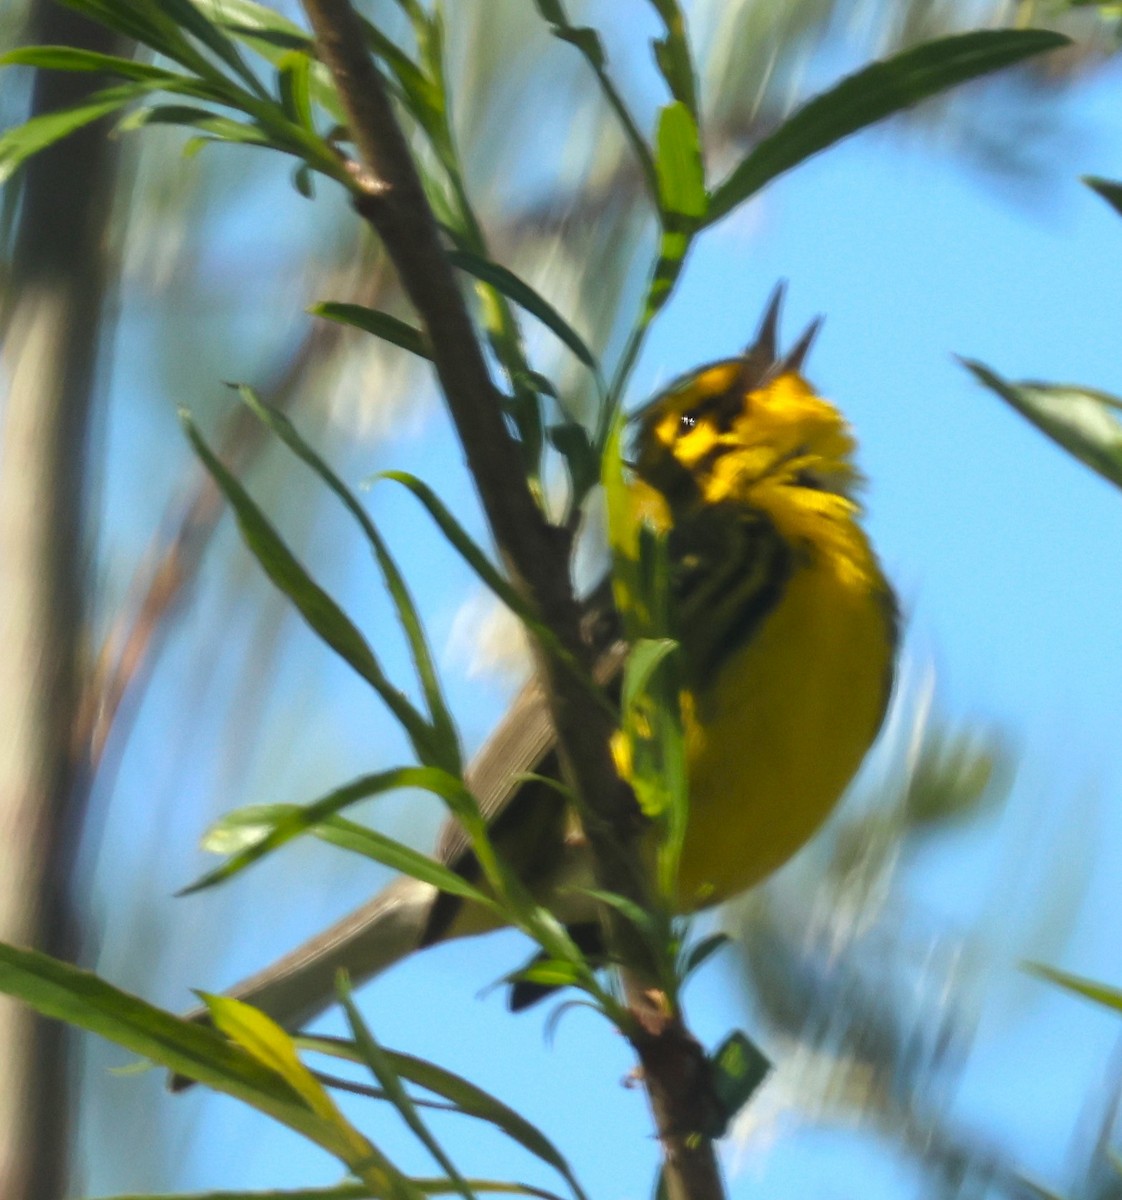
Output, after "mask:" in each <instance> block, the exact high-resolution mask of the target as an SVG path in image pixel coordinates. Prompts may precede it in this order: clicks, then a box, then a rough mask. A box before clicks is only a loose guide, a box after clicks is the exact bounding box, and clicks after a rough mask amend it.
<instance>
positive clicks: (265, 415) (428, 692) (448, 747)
mask: <svg viewBox="0 0 1122 1200" xmlns="http://www.w3.org/2000/svg"><path fill="white" fill-rule="evenodd" d="M237 390H238V391H239V393H240V394H241V397H242V399H243V400H244V401H245V403H246V404H247V405H248V406H249V408H250V409H251V411H252V412H253V413H254V414H255V415H256V416H257V417H258V418H259V419H260V420H261V421H263V422H264V423H265V424H266V425H267V426H268V427H269V428H270V429H271V430H272V431H273V432H274V433H275V434H276V435H277V436H278V437H279V438H280V439H281V440H282V441H283V442H284V444H285V445H286V446H287V447H288V448H289V449H290V450H291V451H292V452H293V453H294V454H295V455H296V456H297V457H298V458H299V459H300V460H301V461H302V462H304V463H306V464H307V465H308V466H309V467H311V468H312V470H313V471H315V473H316V474H317V475H318V476H319V477H320V479H322V480H323V482H324V483H326V484H327V486H328V487H329V488H330V489H331V491H332V492H333V493H334V494H335V495H336V496H337V497H338V498H339V499H340V500H341V501H342V502H343V505H344V507H345V508H346V509H347V511H348V512H349V513H350V514H351V516H353V517H354V519H355V520H356V521H357V522H358V524H359V527H360V528H361V529H362V532H363V534H364V536H365V537H366V540H367V542H368V543H369V545H370V549H371V551H372V553H373V555H374V560H375V562H377V564H378V569H379V570H380V571H381V573H382V579H383V580H384V581H385V584H386V590H387V591H388V592H389V594H390V598H391V600H393V604H394V611H395V612H396V614H397V619H398V624H399V625H400V626H401V629H402V632H403V633H404V634H405V640H406V642H407V643H408V645H409V652H410V654H411V655H412V658H413V666H414V668H415V669H416V672H417V678H418V679H419V680H420V683H421V688H422V691H423V692H424V695H425V702H426V703H427V704H428V708H429V719H430V721H431V726H432V736H431V738H430V739H429V742H430V743H431V745H430V749H429V752H428V754H427V755H425V756H422V761H424V762H425V763H426V765H428V766H434V767H442V768H443V769H444V770H446V771H450V772H451V773H452V774H453V775H460V774H462V773H463V756H462V754H461V753H460V739H459V735H458V733H457V732H456V724H455V722H454V721H453V719H452V713H451V711H450V709H449V708H448V704H447V702H446V701H445V699H444V693H443V692H442V690H441V687H440V680H439V678H438V677H437V672H436V664H435V663H434V661H433V657H432V652H431V651H430V650H429V646H428V640H427V639H426V637H425V631H424V627H423V626H422V624H421V617H420V614H419V613H418V612H417V606H416V605H415V604H414V602H413V597H412V596H411V595H410V594H409V588H408V587H407V586H406V583H405V578H404V576H403V575H402V574H401V571H400V570H399V569H398V566H397V563H396V562H395V561H394V558H393V555H392V554H390V551H389V547H388V546H387V545H386V543H385V540H384V539H383V537H382V535H381V534H380V533H379V532H378V529H377V527H376V526H375V524H374V522H373V521H372V520H371V519H370V517H369V515H368V514H367V512H366V509H364V508H363V506H362V505H361V504H360V503H359V501H358V498H357V497H356V496H355V494H354V493H353V492H352V491H351V490H350V488H348V487H347V486H346V484H344V483H343V481H342V480H341V479H340V478H339V476H338V475H336V474H335V472H334V471H332V470H331V468H330V467H329V466H328V465H327V463H325V462H324V461H323V459H322V458H320V456H319V455H318V454H317V453H316V452H315V451H314V450H313V449H312V448H311V446H309V445H308V443H307V442H306V441H304V439H303V438H302V437H301V436H300V434H299V433H297V431H296V427H295V426H294V425H293V424H292V422H291V421H290V420H289V419H288V417H287V416H285V414H284V413H282V412H281V411H280V410H279V409H277V408H273V407H271V406H269V405H267V404H262V403H261V401H260V400H259V399H258V397H257V394H256V393H255V392H254V390H253V389H252V388H250V387H246V386H245V385H244V384H243V385H240V386H239V387H238V389H237Z"/></svg>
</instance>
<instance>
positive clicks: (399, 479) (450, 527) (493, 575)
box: [374, 471, 557, 646]
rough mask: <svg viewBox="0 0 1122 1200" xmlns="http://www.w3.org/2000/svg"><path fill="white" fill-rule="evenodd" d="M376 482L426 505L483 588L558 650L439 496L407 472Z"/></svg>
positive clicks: (385, 475)
mask: <svg viewBox="0 0 1122 1200" xmlns="http://www.w3.org/2000/svg"><path fill="white" fill-rule="evenodd" d="M374 478H375V480H378V479H390V480H393V482H394V483H400V484H401V485H402V487H405V488H408V490H409V491H410V492H412V493H413V495H414V496H416V497H417V499H418V500H419V501H420V502H421V504H422V505H424V507H425V509H426V510H427V511H428V514H429V516H431V517H432V519H433V521H435V522H436V525H437V528H438V529H439V530H440V532H441V533H443V534H444V536H445V537H446V538H447V539H448V541H449V542H450V543H451V545H452V547H453V549H455V550H456V551H457V552H458V553H459V555H460V557H461V558H462V559H463V560H464V562H466V563H467V565H468V566H469V567H471V569H472V570H473V571H474V572H475V573H476V575H478V576H479V578H480V579H481V580H482V581H483V583H484V584H486V586H487V587H488V588H490V589H491V591H492V592H494V593H495V595H496V596H497V597H498V598H499V599H500V600H501V601H502V602H503V603H504V604H505V605H506V606H507V608H509V609H510V610H511V612H513V613H514V614H515V616H517V617H518V618H519V620H521V621H522V622H523V623H524V624H525V625H527V626H528V627H529V628H531V629H533V630H534V632H535V633H537V634H538V636H539V637H545V638H547V639H549V640H550V641H551V644H552V645H554V646H556V645H557V642H556V638H555V637H554V636H553V634H552V631H550V630H549V629H548V628H547V626H545V625H543V624H542V622H541V620H540V619H539V618H538V617H537V615H536V614H535V613H534V612H533V611H532V610H531V609H530V607H529V606H528V605H527V603H526V601H525V600H524V599H523V598H522V596H520V595H519V594H518V592H517V591H515V589H514V588H513V587H512V586H511V585H510V583H509V582H508V581H507V580H506V579H505V578H504V576H503V575H502V573H501V572H500V571H499V569H498V568H497V567H496V566H495V565H494V563H492V562H491V560H490V559H489V558H488V557H487V554H486V552H485V551H484V550H483V548H482V547H481V546H480V545H478V543H477V542H476V541H475V540H474V539H473V538H472V537H471V535H470V534H469V533H468V532H467V530H466V529H464V527H463V526H462V525H461V524H460V523H459V521H457V520H456V518H455V517H454V516H453V515H452V513H451V512H450V511H449V510H448V508H447V507H446V506H445V504H444V502H443V501H442V500H441V499H440V497H439V496H437V494H436V493H435V492H434V491H433V490H432V488H430V487H429V486H428V484H426V483H423V482H422V481H421V480H420V479H418V478H417V477H416V476H415V475H410V474H408V473H407V472H405V471H383V472H380V473H379V474H378V475H376V476H375V477H374Z"/></svg>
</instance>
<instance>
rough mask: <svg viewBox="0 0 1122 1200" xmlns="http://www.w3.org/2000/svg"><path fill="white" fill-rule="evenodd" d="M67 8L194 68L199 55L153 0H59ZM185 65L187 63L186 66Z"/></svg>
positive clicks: (169, 17) (198, 60)
mask: <svg viewBox="0 0 1122 1200" xmlns="http://www.w3.org/2000/svg"><path fill="white" fill-rule="evenodd" d="M62 2H63V3H64V4H65V5H66V7H67V8H72V9H75V10H76V11H77V12H80V13H82V14H83V15H84V16H86V17H89V18H90V19H91V20H94V21H96V22H97V23H98V24H99V25H104V26H105V28H106V29H112V30H114V31H115V32H117V33H120V34H122V35H124V36H125V37H126V38H128V39H129V40H130V41H133V42H139V43H140V44H141V45H142V46H148V47H150V48H151V49H153V50H155V51H157V52H158V53H160V54H163V55H165V56H166V57H168V58H171V59H174V60H175V61H177V62H181V63H183V62H184V61H185V60H186V59H189V60H190V63H189V65H190V66H191V67H192V68H193V67H196V66H198V65H199V62H200V59H201V57H202V56H201V55H198V54H194V53H193V52H192V47H191V44H190V42H189V41H188V40H187V38H185V37H184V36H183V32H182V30H181V29H180V27H179V25H178V24H177V23H176V21H175V20H174V19H173V18H172V17H171V16H170V15H167V14H165V13H164V12H163V11H162V9H161V8H160V7H159V5H158V3H156V0H135V2H134V3H120V2H119V0H118V2H115V0H62ZM185 65H187V64H185Z"/></svg>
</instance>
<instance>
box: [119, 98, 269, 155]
mask: <svg viewBox="0 0 1122 1200" xmlns="http://www.w3.org/2000/svg"><path fill="white" fill-rule="evenodd" d="M145 125H184V126H187V127H189V128H192V129H201V130H203V132H204V133H206V134H208V135H209V139H208V140H211V141H219V142H234V143H236V144H240V145H247V144H248V145H253V146H272V147H274V148H275V149H283V147H281V146H279V145H278V144H277V143H276V142H275V141H274V140H273V139H272V138H271V137H270V136H269V135H268V134H267V133H265V132H264V130H262V129H260V128H259V127H258V126H257V125H250V124H247V123H246V122H244V121H236V120H234V118H233V117H226V116H223V115H222V114H221V113H215V112H211V111H210V109H207V108H195V107H193V106H191V105H187V104H154V105H151V106H150V107H146V108H138V109H136V110H135V111H134V112H131V113H129V115H128V116H127V117H125V119H124V120H123V121H122V122H121V123H120V126H119V128H121V129H122V130H132V129H140V128H142V127H143V126H145Z"/></svg>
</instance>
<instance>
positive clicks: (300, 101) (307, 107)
mask: <svg viewBox="0 0 1122 1200" xmlns="http://www.w3.org/2000/svg"><path fill="white" fill-rule="evenodd" d="M311 75H312V60H311V58H310V57H309V56H308V55H307V54H305V53H303V52H302V51H300V50H291V51H289V53H288V54H286V55H285V56H284V57H283V58H282V59H281V60H280V62H279V63H278V64H277V91H278V93H279V95H280V101H281V107H282V108H283V109H284V114H285V116H286V117H288V119H289V120H290V121H291V122H292V123H293V124H294V125H300V126H302V127H303V128H304V129H306V130H308V132H309V133H315V131H316V127H315V121H314V119H313V116H312V100H311Z"/></svg>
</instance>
